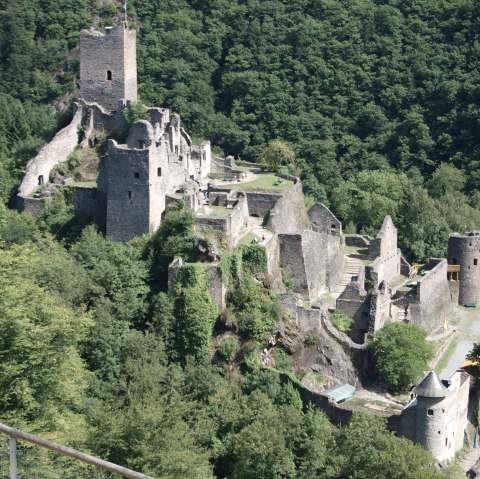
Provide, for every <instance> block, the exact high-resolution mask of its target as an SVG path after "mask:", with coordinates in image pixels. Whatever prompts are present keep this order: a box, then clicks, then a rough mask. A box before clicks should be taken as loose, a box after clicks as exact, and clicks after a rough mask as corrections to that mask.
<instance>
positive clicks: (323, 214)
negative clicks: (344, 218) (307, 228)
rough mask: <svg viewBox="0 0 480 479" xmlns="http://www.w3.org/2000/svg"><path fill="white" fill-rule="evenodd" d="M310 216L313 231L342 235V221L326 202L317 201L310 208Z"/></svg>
mask: <svg viewBox="0 0 480 479" xmlns="http://www.w3.org/2000/svg"><path fill="white" fill-rule="evenodd" d="M308 217H309V219H310V222H311V224H312V229H313V231H317V232H318V233H325V234H329V235H334V236H341V235H342V223H341V221H339V220H338V219H337V217H336V216H335V215H334V214H333V213H332V212H331V211H330V210H329V209H328V208H327V207H326V206H325V205H324V204H322V203H315V204H314V205H313V206H312V207H311V208H310V209H309V210H308Z"/></svg>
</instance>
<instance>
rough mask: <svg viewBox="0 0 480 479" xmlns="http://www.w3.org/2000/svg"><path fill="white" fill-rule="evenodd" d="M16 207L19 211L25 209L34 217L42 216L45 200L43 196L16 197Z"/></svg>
mask: <svg viewBox="0 0 480 479" xmlns="http://www.w3.org/2000/svg"><path fill="white" fill-rule="evenodd" d="M17 208H18V209H19V211H27V212H28V213H30V214H31V215H32V216H34V217H38V216H42V215H43V213H45V202H44V199H43V198H30V197H28V196H26V197H24V196H18V197H17Z"/></svg>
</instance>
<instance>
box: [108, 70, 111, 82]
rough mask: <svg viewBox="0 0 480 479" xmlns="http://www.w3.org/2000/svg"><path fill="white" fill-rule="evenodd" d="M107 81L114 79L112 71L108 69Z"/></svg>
mask: <svg viewBox="0 0 480 479" xmlns="http://www.w3.org/2000/svg"><path fill="white" fill-rule="evenodd" d="M107 81H112V71H111V70H107Z"/></svg>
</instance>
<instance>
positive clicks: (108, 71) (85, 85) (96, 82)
mask: <svg viewBox="0 0 480 479" xmlns="http://www.w3.org/2000/svg"><path fill="white" fill-rule="evenodd" d="M136 55H137V54H136V32H135V30H129V29H128V27H127V25H126V24H124V23H121V24H119V25H117V26H116V27H113V28H106V29H105V31H104V32H99V31H94V30H83V31H82V32H81V34H80V92H81V96H82V98H83V99H84V100H85V101H87V102H96V103H99V104H100V105H102V106H103V107H104V108H107V109H108V110H116V109H117V108H118V102H119V100H121V99H125V100H130V101H136V100H137V57H136Z"/></svg>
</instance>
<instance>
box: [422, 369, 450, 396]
mask: <svg viewBox="0 0 480 479" xmlns="http://www.w3.org/2000/svg"><path fill="white" fill-rule="evenodd" d="M415 392H416V393H417V396H422V397H425V398H443V397H445V396H446V395H447V394H448V392H449V391H448V389H447V388H446V387H445V386H444V385H443V383H442V381H440V379H438V376H437V375H436V374H435V371H430V372H429V373H428V374H427V376H426V377H425V378H424V380H423V381H422V382H421V383H420V384H419V385H418V386H417V387H416V388H415Z"/></svg>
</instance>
